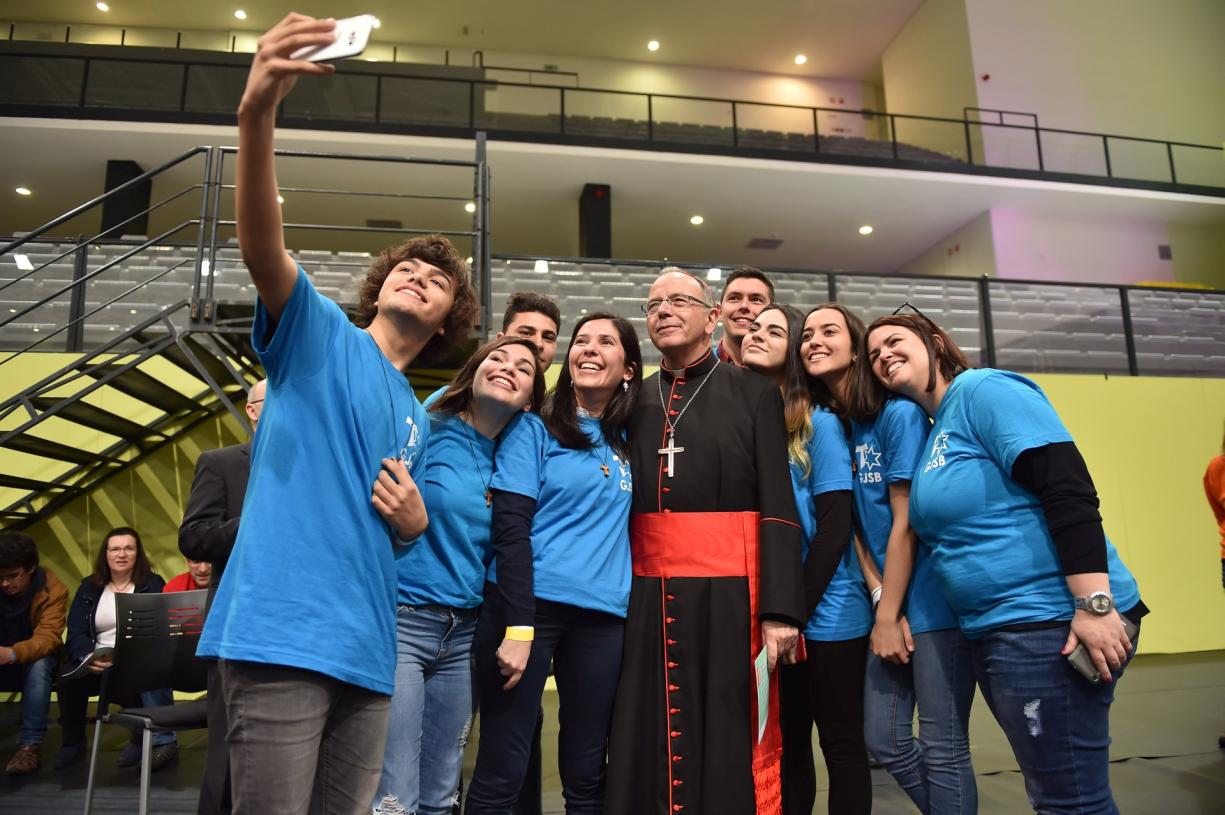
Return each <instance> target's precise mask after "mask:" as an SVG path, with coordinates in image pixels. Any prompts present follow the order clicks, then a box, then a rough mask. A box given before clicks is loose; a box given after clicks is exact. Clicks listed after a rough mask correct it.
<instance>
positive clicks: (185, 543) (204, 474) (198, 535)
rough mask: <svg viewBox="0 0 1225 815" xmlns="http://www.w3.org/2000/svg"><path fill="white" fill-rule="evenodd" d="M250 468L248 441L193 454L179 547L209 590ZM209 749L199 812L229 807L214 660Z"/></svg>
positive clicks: (254, 409)
mask: <svg viewBox="0 0 1225 815" xmlns="http://www.w3.org/2000/svg"><path fill="white" fill-rule="evenodd" d="M264 390H265V384H264V380H260V381H259V382H257V383H255V385H254V386H252V388H251V391H250V393H248V394H247V405H246V411H247V418H248V419H249V420H250V421H251V432H252V433H254V432H255V428H256V426H257V425H258V424H259V414H260V411H262V410H263V408H264ZM250 472H251V442H244V443H243V444H235V445H232V446H230V447H222V448H221V449H219V450H207V451H205V452H203V453H201V454H200V458H199V459H197V460H196V476H195V479H194V480H193V481H192V482H191V494H190V495H189V496H188V498H187V509H186V510H184V512H183V523H182V524H181V525H180V526H179V551H180V552H182V553H183V555H184V556H185V557H188V558H190V559H191V560H200V561H208V562H210V563H212V564H213V578H212V582H211V584H210V587H209V591H210V592H214V591H216V590H217V585H218V584H219V583H220V582H221V576H222V573H223V572H224V571H225V564H226V561H227V560H229V557H230V551H231V550H232V549H233V548H234V540H235V538H236V537H237V536H238V519H239V516H241V515H242V501H243V496H245V495H246V492H247V476H248V475H249V474H250ZM208 729H209V738H208V754H207V755H206V756H205V759H204V779H203V781H202V782H201V784H200V806H199V810H198V811H199V813H200V815H215V814H216V813H229V812H230V805H231V801H230V761H229V747H228V745H227V744H226V741H225V734H226V730H227V722H226V716H225V696H224V695H223V694H222V692H221V677H220V675H219V673H218V671H217V663H216V661H215V660H214V661H213V663H212V664H211V665H210V666H209V669H208Z"/></svg>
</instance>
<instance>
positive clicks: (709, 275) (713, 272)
mask: <svg viewBox="0 0 1225 815" xmlns="http://www.w3.org/2000/svg"><path fill="white" fill-rule="evenodd" d="M706 279H707V280H722V279H723V270H722V269H719V268H714V267H712V268H710V269H708V270H707V272H706Z"/></svg>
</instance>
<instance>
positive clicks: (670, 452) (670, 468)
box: [655, 432, 685, 478]
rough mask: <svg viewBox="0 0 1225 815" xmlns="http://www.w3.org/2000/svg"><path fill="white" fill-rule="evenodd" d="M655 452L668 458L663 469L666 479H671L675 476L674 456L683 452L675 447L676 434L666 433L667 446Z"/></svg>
mask: <svg viewBox="0 0 1225 815" xmlns="http://www.w3.org/2000/svg"><path fill="white" fill-rule="evenodd" d="M655 452H657V453H659V454H660V455H661V456H667V457H668V464H667V465H666V466H665V467H664V472H665V473H666V474H667V476H668V478H671V477H672V476H673V475H675V474H676V454H677V453H683V452H685V448H684V447H677V446H676V434H675V433H673V432H669V433H668V446H667V447H661V448H659V449H658V450H656V451H655Z"/></svg>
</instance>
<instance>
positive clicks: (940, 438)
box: [932, 432, 949, 458]
mask: <svg viewBox="0 0 1225 815" xmlns="http://www.w3.org/2000/svg"><path fill="white" fill-rule="evenodd" d="M948 449H949V434H948V433H944V432H940V433H937V434H936V438H935V441H933V442H932V457H933V458H934V457H936V456H938V455H940V454H941V453H944V452H947V451H948Z"/></svg>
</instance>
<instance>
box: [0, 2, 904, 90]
mask: <svg viewBox="0 0 1225 815" xmlns="http://www.w3.org/2000/svg"><path fill="white" fill-rule="evenodd" d="M921 3H922V0H758V1H757V2H754V3H744V2H728V1H727V0H670V2H661V0H621V1H620V2H617V3H610V2H581V1H580V0H517V2H509V1H508V0H417V2H414V3H412V4H407V3H402V2H397V0H360V2H354V1H353V0H295V2H294V3H292V4H287V3H285V2H283V0H229V2H226V3H217V2H207V3H180V2H165V0H111V2H110V8H111V10H110V11H109V12H106V13H103V12H100V11H98V10H97V9H95V7H94V3H93V2H92V1H91V0H7V2H5V3H4V7H3V10H0V15H2V17H0V19H4V20H13V21H36V22H58V23H76V24H96V25H115V26H141V27H155V28H169V29H178V30H190V29H195V30H222V31H250V32H261V31H264V30H266V29H268V28H270V27H271V26H272V25H273V24H274V23H276V22H277V21H278V20H280V19H281V18H282V17H283V16H284V15H285V13H286V11H287V9H289V8H291V7H292V8H293V9H294V10H296V11H298V12H301V13H303V14H310V15H314V16H329V15H330V16H334V17H346V16H351V15H354V14H360V13H371V14H375V15H377V16H378V17H379V18H380V20H381V21H382V28H381V29H380V30H379V31H378V32H377V33H376V39H377V40H378V41H380V42H388V43H393V44H417V45H436V46H442V47H448V48H460V49H483V50H489V51H512V52H521V53H533V54H555V55H559V56H575V57H598V58H604V59H622V60H639V61H647V62H660V63H669V64H676V65H698V66H707V67H716V68H731V69H738V70H744V71H764V72H768V73H780V74H791V75H796V76H812V77H837V78H843V79H863V80H868V79H873V78H875V77H877V76H878V73H879V66H880V55H881V52H882V51H884V49H885V46H887V45H888V44H889V42H890V41H891V40H892V39H893V37H894V36H895V35H896V34H897V32H898V31H899V30H900V29H901V27H902V26H903V25H904V24H905V23H906V21H907V20H908V19H910V16H911V15H912V14H913V13H914V11H915V9H917V8H918V7H919V6H920V5H921ZM236 8H242V9H244V10H245V11H246V12H247V19H246V20H245V21H241V22H240V21H239V20H236V19H235V18H234V16H233V13H234V9H236ZM652 39H655V40H658V41H659V42H660V43H661V45H662V47H661V48H660V50H659V51H657V52H655V53H653V54H652V53H650V52H648V51H647V49H646V44H647V42H648V41H649V40H652ZM797 53H803V54H805V55H806V56H807V57H808V62H807V63H806V64H805V65H803V66H797V65H796V64H795V62H794V57H795V55H796V54H797ZM563 67H564V66H563Z"/></svg>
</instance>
